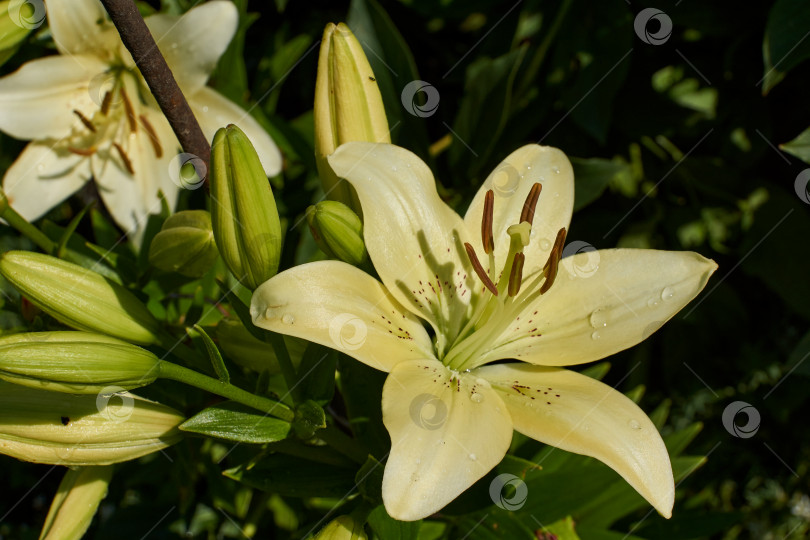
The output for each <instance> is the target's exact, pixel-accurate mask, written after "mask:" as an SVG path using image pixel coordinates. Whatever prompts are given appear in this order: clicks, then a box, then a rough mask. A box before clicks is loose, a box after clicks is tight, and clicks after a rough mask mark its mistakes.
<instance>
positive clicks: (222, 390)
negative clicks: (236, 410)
mask: <svg viewBox="0 0 810 540" xmlns="http://www.w3.org/2000/svg"><path fill="white" fill-rule="evenodd" d="M160 378H162V379H171V380H173V381H179V382H181V383H185V384H187V385H189V386H193V387H195V388H199V389H201V390H206V391H208V392H211V393H212V394H216V395H218V396H222V397H224V398H228V399H232V400H234V401H237V402H239V403H241V404H243V405H247V406H248V407H252V408H254V409H256V410H258V411H262V412H265V413H267V414H269V415H271V416H274V417H276V418H279V419H281V420H284V421H285V422H292V421H293V418H294V414H293V412H292V411H291V410H290V408H289V407H287V406H286V405H284V404H283V403H279V402H277V401H273V400H271V399H267V398H264V397H261V396H257V395H255V394H251V393H250V392H248V391H246V390H242V389H241V388H239V387H237V386H234V385H232V384H230V383H226V382H223V381H220V380H217V379H214V378H213V377H209V376H207V375H203V374H202V373H197V372H196V371H194V370H191V369H188V368H184V367H183V366H178V365H177V364H172V363H171V362H166V361H165V360H164V361H162V362H161V363H160Z"/></svg>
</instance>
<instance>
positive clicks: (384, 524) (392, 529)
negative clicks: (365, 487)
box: [368, 506, 422, 540]
mask: <svg viewBox="0 0 810 540" xmlns="http://www.w3.org/2000/svg"><path fill="white" fill-rule="evenodd" d="M368 524H369V525H371V529H372V530H373V531H374V533H375V534H376V535H377V536H378V537H379V538H385V540H388V539H389V538H390V539H391V540H417V538H419V529H420V527H421V526H422V522H421V521H397V520H395V519H394V518H392V517H391V516H389V515H388V512H386V511H385V507H384V506H378V507H377V508H375V509H374V511H373V512H371V514H369V516H368Z"/></svg>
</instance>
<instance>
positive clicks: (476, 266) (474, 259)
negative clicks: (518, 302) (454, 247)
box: [464, 242, 498, 296]
mask: <svg viewBox="0 0 810 540" xmlns="http://www.w3.org/2000/svg"><path fill="white" fill-rule="evenodd" d="M464 248H465V249H466V250H467V257H469V258H470V263H471V264H472V266H473V270H475V273H476V274H478V278H479V279H480V280H481V281H482V282H483V284H484V287H486V288H487V289H489V292H491V293H492V294H494V295H495V296H498V287H496V286H495V284H494V283H493V282H492V280H491V279H490V278H489V276H488V275H487V273H486V272H484V267H483V266H481V261H479V260H478V256H477V255H476V254H475V249H473V247H472V246H471V245H470V244H469V242H464Z"/></svg>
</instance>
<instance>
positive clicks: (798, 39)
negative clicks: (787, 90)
mask: <svg viewBox="0 0 810 540" xmlns="http://www.w3.org/2000/svg"><path fill="white" fill-rule="evenodd" d="M808 28H810V10H808V9H807V3H806V2H804V1H803V0H778V1H777V2H776V3H775V4H774V6H773V7H772V8H771V12H770V13H769V14H768V23H767V25H766V26H765V39H764V40H763V42H762V59H763V61H764V64H765V74H764V76H763V81H764V82H763V84H762V94H763V95H765V94H767V93H768V92H770V91H771V89H772V88H773V87H774V86H776V85H777V84H778V83H779V82H780V81H781V80H782V79H784V78H785V75H786V74H787V72H788V71H790V70H791V69H793V68H794V67H796V66H797V65H799V64H800V63H801V62H803V61H804V60H806V59H807V58H810V40H808V39H805V38H807V37H808V35H807V29H808Z"/></svg>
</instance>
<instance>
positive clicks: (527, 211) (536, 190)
mask: <svg viewBox="0 0 810 540" xmlns="http://www.w3.org/2000/svg"><path fill="white" fill-rule="evenodd" d="M542 190H543V186H542V184H540V183H539V182H535V184H534V185H533V186H532V189H531V190H529V195H528V196H527V197H526V202H524V203H523V211H522V212H521V213H520V222H519V223H523V222H524V221H528V222H529V225H531V224H532V221H534V210H535V209H536V208H537V200H538V199H539V198H540V192H541V191H542Z"/></svg>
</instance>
